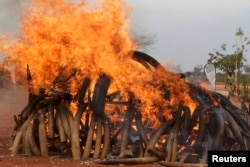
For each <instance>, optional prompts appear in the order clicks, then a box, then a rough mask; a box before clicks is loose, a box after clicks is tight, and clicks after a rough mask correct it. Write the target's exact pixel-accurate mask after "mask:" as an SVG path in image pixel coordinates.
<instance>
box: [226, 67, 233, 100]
mask: <svg viewBox="0 0 250 167" xmlns="http://www.w3.org/2000/svg"><path fill="white" fill-rule="evenodd" d="M225 89H227V90H228V98H230V96H231V95H232V96H233V95H234V92H235V78H234V73H233V72H232V71H229V72H228V75H227V79H226V81H225Z"/></svg>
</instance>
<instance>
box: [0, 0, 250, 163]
mask: <svg viewBox="0 0 250 167" xmlns="http://www.w3.org/2000/svg"><path fill="white" fill-rule="evenodd" d="M93 6H94V7H93ZM93 6H91V5H87V2H86V1H82V3H79V4H75V3H66V2H65V1H64V0H46V1H44V0H32V1H31V4H29V6H28V7H26V11H27V12H25V13H24V14H23V24H22V28H23V33H22V35H21V38H20V39H19V40H16V41H15V42H13V43H11V44H5V45H2V48H1V50H2V51H3V52H4V53H6V54H8V55H9V56H8V59H7V62H8V63H9V65H12V64H15V66H16V69H17V70H16V73H17V76H18V78H17V80H18V81H19V82H20V83H25V82H24V81H23V80H24V78H27V80H28V90H29V100H28V105H27V106H26V107H24V108H23V110H22V111H21V112H20V113H19V114H18V115H16V116H15V123H16V125H15V128H14V132H13V145H12V151H11V153H12V155H17V154H19V153H23V154H27V155H36V156H43V157H46V156H52V155H63V156H69V157H73V159H83V160H87V159H89V158H93V159H95V160H99V161H96V162H97V163H102V164H118V163H119V164H120V163H127V164H129V163H137V164H138V163H150V162H161V164H163V165H175V163H185V164H189V163H192V164H206V161H207V151H208V150H249V148H250V145H249V143H250V139H249V135H250V127H249V125H248V124H247V122H246V121H245V120H244V119H243V118H242V117H241V116H240V113H241V110H240V109H238V108H237V107H235V106H234V105H233V104H232V103H231V102H230V101H229V100H228V99H227V98H225V97H224V96H223V95H221V94H219V93H216V92H210V91H208V90H206V89H204V88H202V87H199V86H195V85H193V84H189V83H186V82H185V81H184V80H183V79H182V78H181V77H180V76H179V75H178V74H174V73H171V72H168V71H167V70H165V69H164V68H163V67H162V66H161V64H160V63H159V62H157V61H156V60H155V59H154V58H153V57H151V56H149V55H147V54H145V53H142V52H139V51H134V50H136V44H135V43H134V42H133V41H132V40H131V37H130V33H129V24H128V19H127V18H128V14H129V11H130V10H131V9H130V8H129V7H128V6H127V5H126V4H125V3H124V2H123V1H122V0H116V1H113V0H104V1H103V2H102V3H100V4H97V5H93ZM26 65H27V66H26Z"/></svg>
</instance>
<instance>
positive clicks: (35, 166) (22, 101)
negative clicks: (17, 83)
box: [0, 83, 240, 167]
mask: <svg viewBox="0 0 250 167" xmlns="http://www.w3.org/2000/svg"><path fill="white" fill-rule="evenodd" d="M202 86H205V87H207V88H208V89H210V88H209V84H208V83H202ZM216 89H217V91H221V93H222V94H223V93H226V92H225V90H224V85H223V84H218V85H217V88H216ZM25 92H26V91H25V90H24V91H20V89H18V88H16V89H12V91H6V90H1V89H0V167H24V166H29V167H50V166H53V167H59V166H60V167H62V166H71V165H72V166H75V167H77V166H96V167H98V166H104V165H97V164H95V163H94V162H93V161H80V160H79V161H73V160H72V159H70V158H60V157H55V156H54V157H49V158H41V157H34V156H31V157H29V156H25V155H18V156H11V155H10V149H11V133H12V129H13V125H14V119H13V116H14V115H16V114H18V112H19V111H20V110H21V109H23V108H24V106H25V105H26V104H27V100H26V99H27V94H26V93H25ZM232 101H233V102H234V103H235V105H237V106H239V104H240V103H239V101H238V100H237V99H236V98H232ZM105 166H120V165H105ZM123 166H125V167H126V166H128V165H123ZM129 166H131V165H129ZM132 166H133V165H132ZM137 166H138V165H137ZM139 166H146V167H149V166H150V167H159V166H161V165H159V164H157V163H154V164H146V165H139Z"/></svg>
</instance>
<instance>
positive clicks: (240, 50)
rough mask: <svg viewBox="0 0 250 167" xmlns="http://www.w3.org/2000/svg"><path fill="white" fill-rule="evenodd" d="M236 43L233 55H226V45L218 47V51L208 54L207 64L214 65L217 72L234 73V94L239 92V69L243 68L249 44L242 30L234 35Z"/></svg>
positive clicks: (238, 30) (239, 29)
mask: <svg viewBox="0 0 250 167" xmlns="http://www.w3.org/2000/svg"><path fill="white" fill-rule="evenodd" d="M235 37H236V41H235V45H233V48H234V50H235V51H234V53H231V54H228V53H227V47H226V44H222V45H221V46H220V48H221V49H220V50H216V51H215V52H214V53H209V54H208V55H209V56H210V58H209V59H208V63H213V64H215V66H216V68H217V69H218V70H221V71H223V72H225V73H228V72H229V71H232V72H234V73H235V84H236V93H238V91H239V78H240V74H241V69H243V67H244V63H245V62H246V59H245V57H244V53H245V52H246V51H247V50H246V45H248V44H250V41H248V39H247V37H245V36H244V33H243V30H242V29H241V28H238V29H237V30H236V33H235Z"/></svg>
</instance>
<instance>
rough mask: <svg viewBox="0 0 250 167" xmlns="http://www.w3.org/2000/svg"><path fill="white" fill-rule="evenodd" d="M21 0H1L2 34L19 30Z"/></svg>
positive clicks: (0, 20)
mask: <svg viewBox="0 0 250 167" xmlns="http://www.w3.org/2000/svg"><path fill="white" fill-rule="evenodd" d="M20 1H21V0H1V1H0V25H1V26H0V35H2V34H5V33H13V32H17V31H18V30H19V23H20V20H19V15H20V12H21V2H20Z"/></svg>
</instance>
